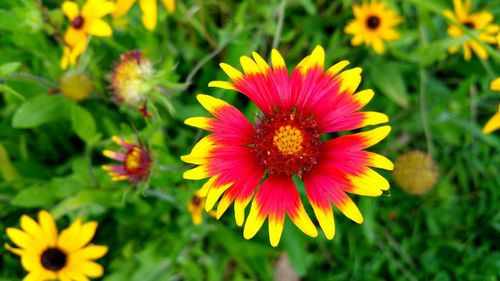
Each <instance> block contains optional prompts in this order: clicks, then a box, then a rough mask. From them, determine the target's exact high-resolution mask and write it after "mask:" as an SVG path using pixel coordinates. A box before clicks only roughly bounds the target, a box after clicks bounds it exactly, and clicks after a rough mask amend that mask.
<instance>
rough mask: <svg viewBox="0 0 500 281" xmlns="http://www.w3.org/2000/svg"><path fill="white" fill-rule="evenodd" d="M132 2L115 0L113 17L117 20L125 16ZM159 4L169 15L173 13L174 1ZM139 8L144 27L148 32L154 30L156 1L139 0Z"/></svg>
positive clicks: (156, 11)
mask: <svg viewBox="0 0 500 281" xmlns="http://www.w3.org/2000/svg"><path fill="white" fill-rule="evenodd" d="M134 2H135V0H117V1H116V10H115V11H114V13H113V17H115V18H119V17H122V16H123V15H125V14H126V13H127V12H128V11H129V10H130V8H131V7H132V5H133V4H134ZM161 2H162V3H163V6H165V8H167V11H168V12H169V13H170V14H172V13H173V12H174V10H175V0H162V1H161ZM139 8H140V9H141V11H142V24H143V25H144V27H145V28H146V29H148V30H150V31H151V30H153V29H155V27H156V22H157V19H158V0H140V1H139Z"/></svg>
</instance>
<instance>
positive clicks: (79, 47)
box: [61, 0, 115, 69]
mask: <svg viewBox="0 0 500 281" xmlns="http://www.w3.org/2000/svg"><path fill="white" fill-rule="evenodd" d="M114 9H115V4H114V3H113V2H112V1H109V0H87V2H85V4H84V5H83V7H82V9H81V10H80V8H79V6H78V4H77V3H76V2H72V1H66V2H64V3H63V5H62V10H63V12H64V15H66V17H67V18H68V19H69V21H70V25H69V27H68V29H67V30H66V33H65V34H64V43H65V47H64V50H63V51H64V54H63V59H62V61H61V68H63V69H65V68H66V67H67V66H68V64H71V65H75V63H76V60H77V58H78V56H80V55H81V54H82V53H83V52H84V50H85V48H86V46H87V42H88V37H89V35H93V36H102V37H109V36H111V35H112V33H113V30H112V29H111V27H110V26H109V24H108V23H106V22H105V21H104V20H103V19H102V17H104V16H106V15H108V14H110V13H112V12H113V11H114Z"/></svg>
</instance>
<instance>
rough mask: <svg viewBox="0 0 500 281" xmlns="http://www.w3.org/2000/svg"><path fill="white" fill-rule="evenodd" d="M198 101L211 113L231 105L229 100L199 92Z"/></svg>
mask: <svg viewBox="0 0 500 281" xmlns="http://www.w3.org/2000/svg"><path fill="white" fill-rule="evenodd" d="M196 99H198V102H200V104H201V105H202V106H203V107H204V108H205V109H206V110H207V111H208V112H210V113H212V114H214V113H215V112H216V111H217V110H218V109H219V108H222V107H227V106H230V105H229V104H228V103H227V102H225V101H223V100H221V99H218V98H214V97H212V96H209V95H203V94H199V95H197V96H196Z"/></svg>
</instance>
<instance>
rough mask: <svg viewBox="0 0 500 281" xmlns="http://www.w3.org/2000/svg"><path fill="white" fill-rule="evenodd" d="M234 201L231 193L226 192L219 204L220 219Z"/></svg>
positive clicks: (218, 213)
mask: <svg viewBox="0 0 500 281" xmlns="http://www.w3.org/2000/svg"><path fill="white" fill-rule="evenodd" d="M231 203H233V200H232V199H231V196H230V195H229V194H227V193H226V194H224V196H222V199H221V200H220V202H219V205H217V214H216V218H217V219H220V218H221V217H222V215H223V214H224V213H225V212H226V210H227V208H229V206H230V205H231Z"/></svg>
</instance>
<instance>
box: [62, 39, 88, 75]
mask: <svg viewBox="0 0 500 281" xmlns="http://www.w3.org/2000/svg"><path fill="white" fill-rule="evenodd" d="M85 48H87V40H84V41H80V42H78V43H77V44H76V45H75V46H73V47H71V46H68V45H66V46H64V49H63V57H62V59H61V65H60V66H61V69H66V68H68V65H72V66H74V65H76V61H77V60H78V58H79V57H80V55H81V54H83V52H84V51H85Z"/></svg>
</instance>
